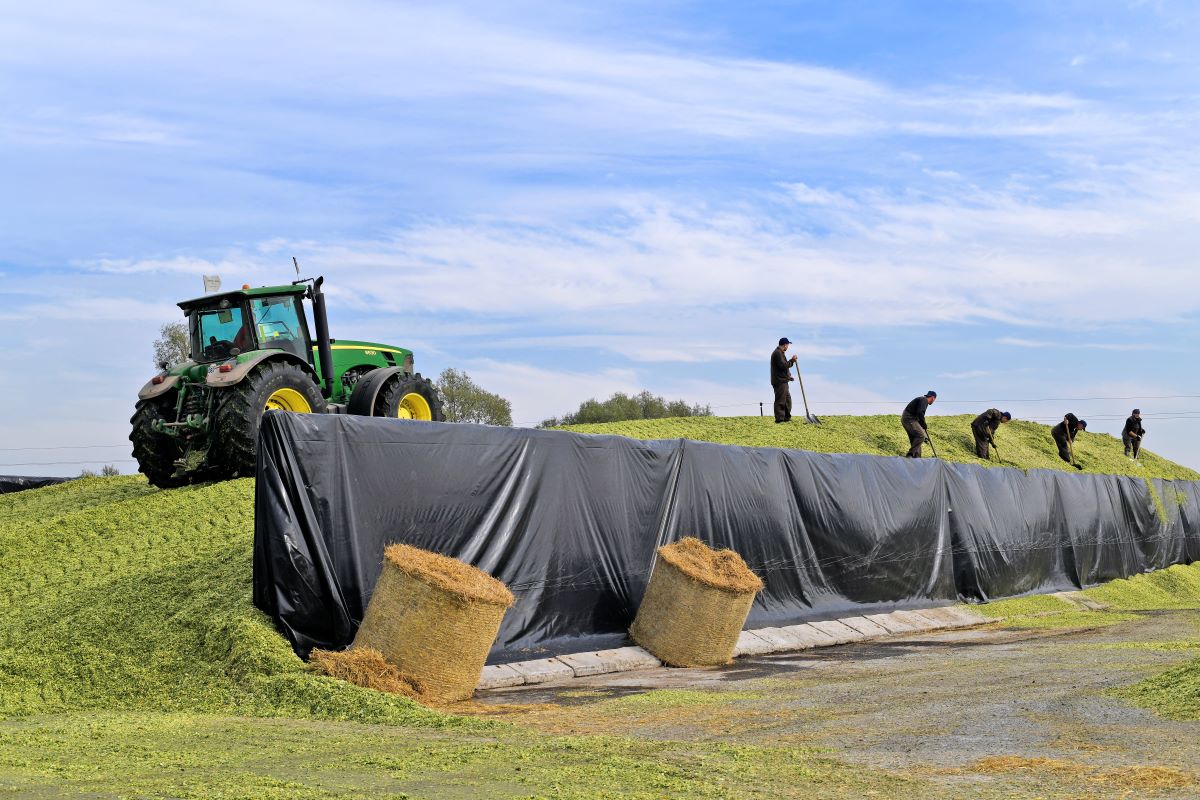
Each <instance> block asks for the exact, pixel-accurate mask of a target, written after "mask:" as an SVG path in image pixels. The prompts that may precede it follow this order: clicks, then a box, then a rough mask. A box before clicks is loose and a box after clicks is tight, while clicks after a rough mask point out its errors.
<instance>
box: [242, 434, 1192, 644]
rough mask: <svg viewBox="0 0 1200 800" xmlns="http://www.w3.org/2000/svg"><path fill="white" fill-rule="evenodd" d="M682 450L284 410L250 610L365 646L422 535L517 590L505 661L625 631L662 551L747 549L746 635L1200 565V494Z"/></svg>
mask: <svg viewBox="0 0 1200 800" xmlns="http://www.w3.org/2000/svg"><path fill="white" fill-rule="evenodd" d="M1154 485H1155V488H1156V489H1157V490H1158V491H1159V493H1160V495H1161V496H1162V497H1163V498H1164V500H1165V502H1164V507H1165V508H1166V521H1165V522H1164V521H1162V520H1161V519H1160V517H1159V515H1158V513H1157V512H1156V507H1155V504H1154V502H1153V500H1152V497H1151V495H1150V492H1149V488H1148V484H1147V483H1146V481H1143V480H1141V479H1137V478H1129V477H1120V476H1103V475H1076V474H1068V473H1065V472H1055V471H1050V470H1032V471H1030V472H1029V473H1028V474H1026V473H1023V472H1021V471H1020V470H1016V469H1002V468H984V467H978V466H973V465H966V464H954V463H949V462H945V461H940V460H935V459H921V460H911V459H903V458H885V457H880V456H868V455H849V454H823V453H811V452H807V451H803V450H781V449H773V448H755V447H735V446H728V445H716V444H708V443H704V442H693V441H685V440H669V441H650V442H647V441H638V440H633V439H626V438H623V437H617V436H589V435H581V434H573V433H566V432H562V431H539V430H525V429H510V428H492V427H483V426H475V425H451V424H441V423H421V422H405V421H397V420H385V419H377V418H364V417H352V416H341V415H309V414H305V415H297V414H286V413H274V412H272V413H268V414H267V415H266V417H265V418H264V421H263V426H262V433H261V438H260V444H259V464H258V480H257V488H256V499H255V506H256V508H255V542H254V601H255V603H256V604H257V605H258V607H259V608H261V609H263V610H264V611H265V612H266V613H268V614H269V615H270V616H271V617H272V618H273V619H274V620H275V622H276V623H277V625H278V626H279V628H280V629H281V630H282V631H283V632H284V633H285V635H286V636H287V637H288V639H289V640H290V641H291V642H292V644H293V646H294V647H295V649H296V651H297V653H299V654H301V655H307V653H308V651H309V650H310V649H311V648H313V647H322V648H332V649H339V648H342V647H345V646H346V645H348V644H349V643H350V641H351V640H352V639H353V637H354V633H355V630H356V627H357V625H358V622H359V620H361V619H362V615H363V610H364V609H365V607H366V604H367V601H368V599H369V598H370V595H371V591H372V589H373V588H374V585H375V581H376V579H377V578H378V575H379V572H380V570H381V565H382V554H383V548H384V547H385V546H386V545H387V544H389V543H391V542H406V543H409V544H412V545H415V546H417V547H422V548H426V549H429V550H433V551H436V552H439V553H444V554H446V555H450V556H454V557H456V558H459V559H462V560H463V561H466V562H467V563H470V564H474V565H475V566H477V567H479V568H481V569H482V570H484V571H485V572H488V573H490V574H492V575H495V576H496V577H497V578H499V579H500V580H502V581H504V583H506V584H507V585H508V586H509V587H510V588H511V589H512V590H513V593H514V594H515V595H516V597H517V602H516V605H515V606H514V607H513V608H512V609H511V610H510V611H509V612H508V614H507V615H506V616H505V618H504V622H503V624H502V626H501V629H500V634H499V637H498V639H497V642H496V645H495V647H494V649H493V652H492V654H491V659H490V660H491V661H492V662H493V663H495V662H502V661H511V660H517V659H522V658H531V657H535V656H539V655H544V654H553V653H564V652H573V651H580V650H585V649H592V648H596V647H603V646H612V645H615V644H617V643H619V642H621V641H622V640H623V639H624V636H625V631H626V630H627V628H628V627H629V624H630V623H631V622H632V620H633V616H634V613H635V612H636V610H637V606H638V602H639V601H640V600H641V597H642V594H643V593H644V591H645V587H646V581H647V579H648V578H649V574H650V570H651V568H652V565H653V559H654V553H655V550H656V549H657V548H658V547H659V546H660V545H662V544H665V543H668V542H671V541H674V540H676V539H678V538H681V537H683V536H688V535H692V536H697V537H698V538H700V539H702V540H703V541H705V542H708V543H709V544H711V545H713V546H714V547H730V548H732V549H734V550H736V551H737V552H738V553H740V554H741V555H742V556H743V557H744V558H745V559H746V561H747V563H748V564H749V565H750V566H751V568H753V569H754V570H755V572H757V573H758V574H759V575H760V576H761V577H762V578H763V580H764V582H765V584H766V586H765V588H764V590H763V591H762V593H761V594H760V595H759V597H758V600H757V601H756V602H755V604H754V608H753V609H752V611H751V613H750V618H749V620H748V623H747V626H748V627H751V628H754V627H762V626H767V625H785V624H792V623H795V622H800V621H804V620H811V619H820V618H828V617H833V616H838V615H840V614H844V613H846V612H853V613H862V612H864V611H868V610H871V609H883V608H893V607H905V606H907V607H920V606H929V605H934V604H943V603H947V602H952V601H956V600H959V599H967V600H986V599H993V598H997V597H1005V596H1011V595H1019V594H1025V593H1029V592H1047V591H1058V590H1064V589H1070V588H1077V587H1081V586H1087V585H1091V584H1095V583H1098V582H1101V581H1105V580H1110V579H1112V578H1119V577H1127V576H1129V575H1132V574H1135V573H1138V572H1143V571H1146V570H1151V569H1157V568H1162V567H1166V566H1169V565H1171V564H1174V563H1181V562H1183V563H1187V562H1190V561H1193V560H1197V559H1200V490H1198V487H1197V484H1195V483H1192V482H1182V481H1154Z"/></svg>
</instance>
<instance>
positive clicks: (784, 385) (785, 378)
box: [771, 336, 796, 423]
mask: <svg viewBox="0 0 1200 800" xmlns="http://www.w3.org/2000/svg"><path fill="white" fill-rule="evenodd" d="M790 344H791V341H790V340H789V339H788V338H787V337H786V336H785V337H783V338H782V339H780V340H779V346H778V347H776V348H775V349H774V350H772V351H771V387H772V388H774V389H775V422H776V423H780V422H791V421H792V389H791V387H790V386H788V383H789V382H790V381H794V380H796V379H795V378H793V377H792V364H795V363H796V357H795V356H792V357H791V358H788V357H787V349H788V345H790Z"/></svg>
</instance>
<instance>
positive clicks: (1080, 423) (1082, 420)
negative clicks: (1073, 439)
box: [1079, 419, 1087, 428]
mask: <svg viewBox="0 0 1200 800" xmlns="http://www.w3.org/2000/svg"><path fill="white" fill-rule="evenodd" d="M1079 427H1081V428H1086V427H1087V420H1086V419H1081V420H1079Z"/></svg>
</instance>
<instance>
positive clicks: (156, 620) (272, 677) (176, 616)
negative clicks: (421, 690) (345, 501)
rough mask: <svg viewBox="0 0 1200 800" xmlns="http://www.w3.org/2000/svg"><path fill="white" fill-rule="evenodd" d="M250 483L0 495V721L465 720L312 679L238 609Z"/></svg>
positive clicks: (114, 483)
mask: <svg viewBox="0 0 1200 800" xmlns="http://www.w3.org/2000/svg"><path fill="white" fill-rule="evenodd" d="M253 494H254V483H253V481H252V480H248V479H247V480H238V481H229V482H225V483H218V484H211V485H206V486H198V487H190V488H185V489H175V490H172V491H158V490H156V489H153V488H151V487H149V486H148V485H147V484H146V482H145V481H144V480H143V479H142V478H141V476H127V477H119V478H84V479H80V480H76V481H71V482H70V483H65V484H61V485H58V486H52V487H48V488H45V489H37V490H32V491H26V492H20V493H17V494H12V495H6V496H4V497H2V498H0V563H2V564H3V565H4V570H3V581H2V582H0V717H7V716H24V715H30V714H42V713H47V712H55V711H68V710H77V709H108V710H113V709H145V710H156V711H207V712H216V713H230V714H242V715H251V716H293V717H311V718H319V719H347V720H363V721H376V722H392V723H408V724H418V725H464V724H465V725H478V724H482V723H475V722H463V721H461V720H459V719H458V718H454V717H447V716H444V715H441V714H437V713H435V712H432V711H428V710H426V709H423V708H421V707H420V706H418V705H416V704H414V703H412V702H410V701H408V700H405V699H402V698H396V697H391V696H387V695H382V694H380V693H378V692H372V691H369V690H365V689H360V688H358V687H355V686H351V685H349V684H346V683H343V682H341V681H336V680H333V679H332V678H325V677H320V676H317V675H313V674H312V673H310V672H308V671H307V670H306V669H305V665H304V663H303V662H302V661H301V660H300V659H298V658H297V657H296V656H295V655H294V654H293V653H292V650H291V647H290V646H289V645H288V644H287V642H286V641H285V640H284V639H283V637H282V636H280V635H279V634H278V633H277V632H276V631H275V629H274V628H273V627H272V625H271V624H270V622H269V621H268V620H267V618H266V617H265V616H264V615H263V614H262V613H260V612H259V611H257V610H256V609H255V608H254V607H253V606H252V604H251V599H250V596H251V545H252V541H253V535H254V506H253Z"/></svg>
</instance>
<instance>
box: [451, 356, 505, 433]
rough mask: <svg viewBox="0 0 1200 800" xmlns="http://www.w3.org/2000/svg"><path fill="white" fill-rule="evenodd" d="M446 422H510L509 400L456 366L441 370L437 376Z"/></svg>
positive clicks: (498, 423) (487, 423) (489, 423)
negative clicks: (484, 386)
mask: <svg viewBox="0 0 1200 800" xmlns="http://www.w3.org/2000/svg"><path fill="white" fill-rule="evenodd" d="M437 387H438V392H439V393H440V394H441V395H442V411H443V412H444V413H445V415H446V421H447V422H474V423H477V424H481V425H512V403H510V402H509V401H507V400H505V399H504V398H503V397H501V396H500V395H498V394H493V393H492V392H489V391H487V390H485V389H483V388H482V387H480V386H479V384H477V383H475V381H473V380H471V376H470V375H468V374H467V373H465V372H461V371H459V370H456V369H445V370H442V374H441V375H439V376H438V379H437Z"/></svg>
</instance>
